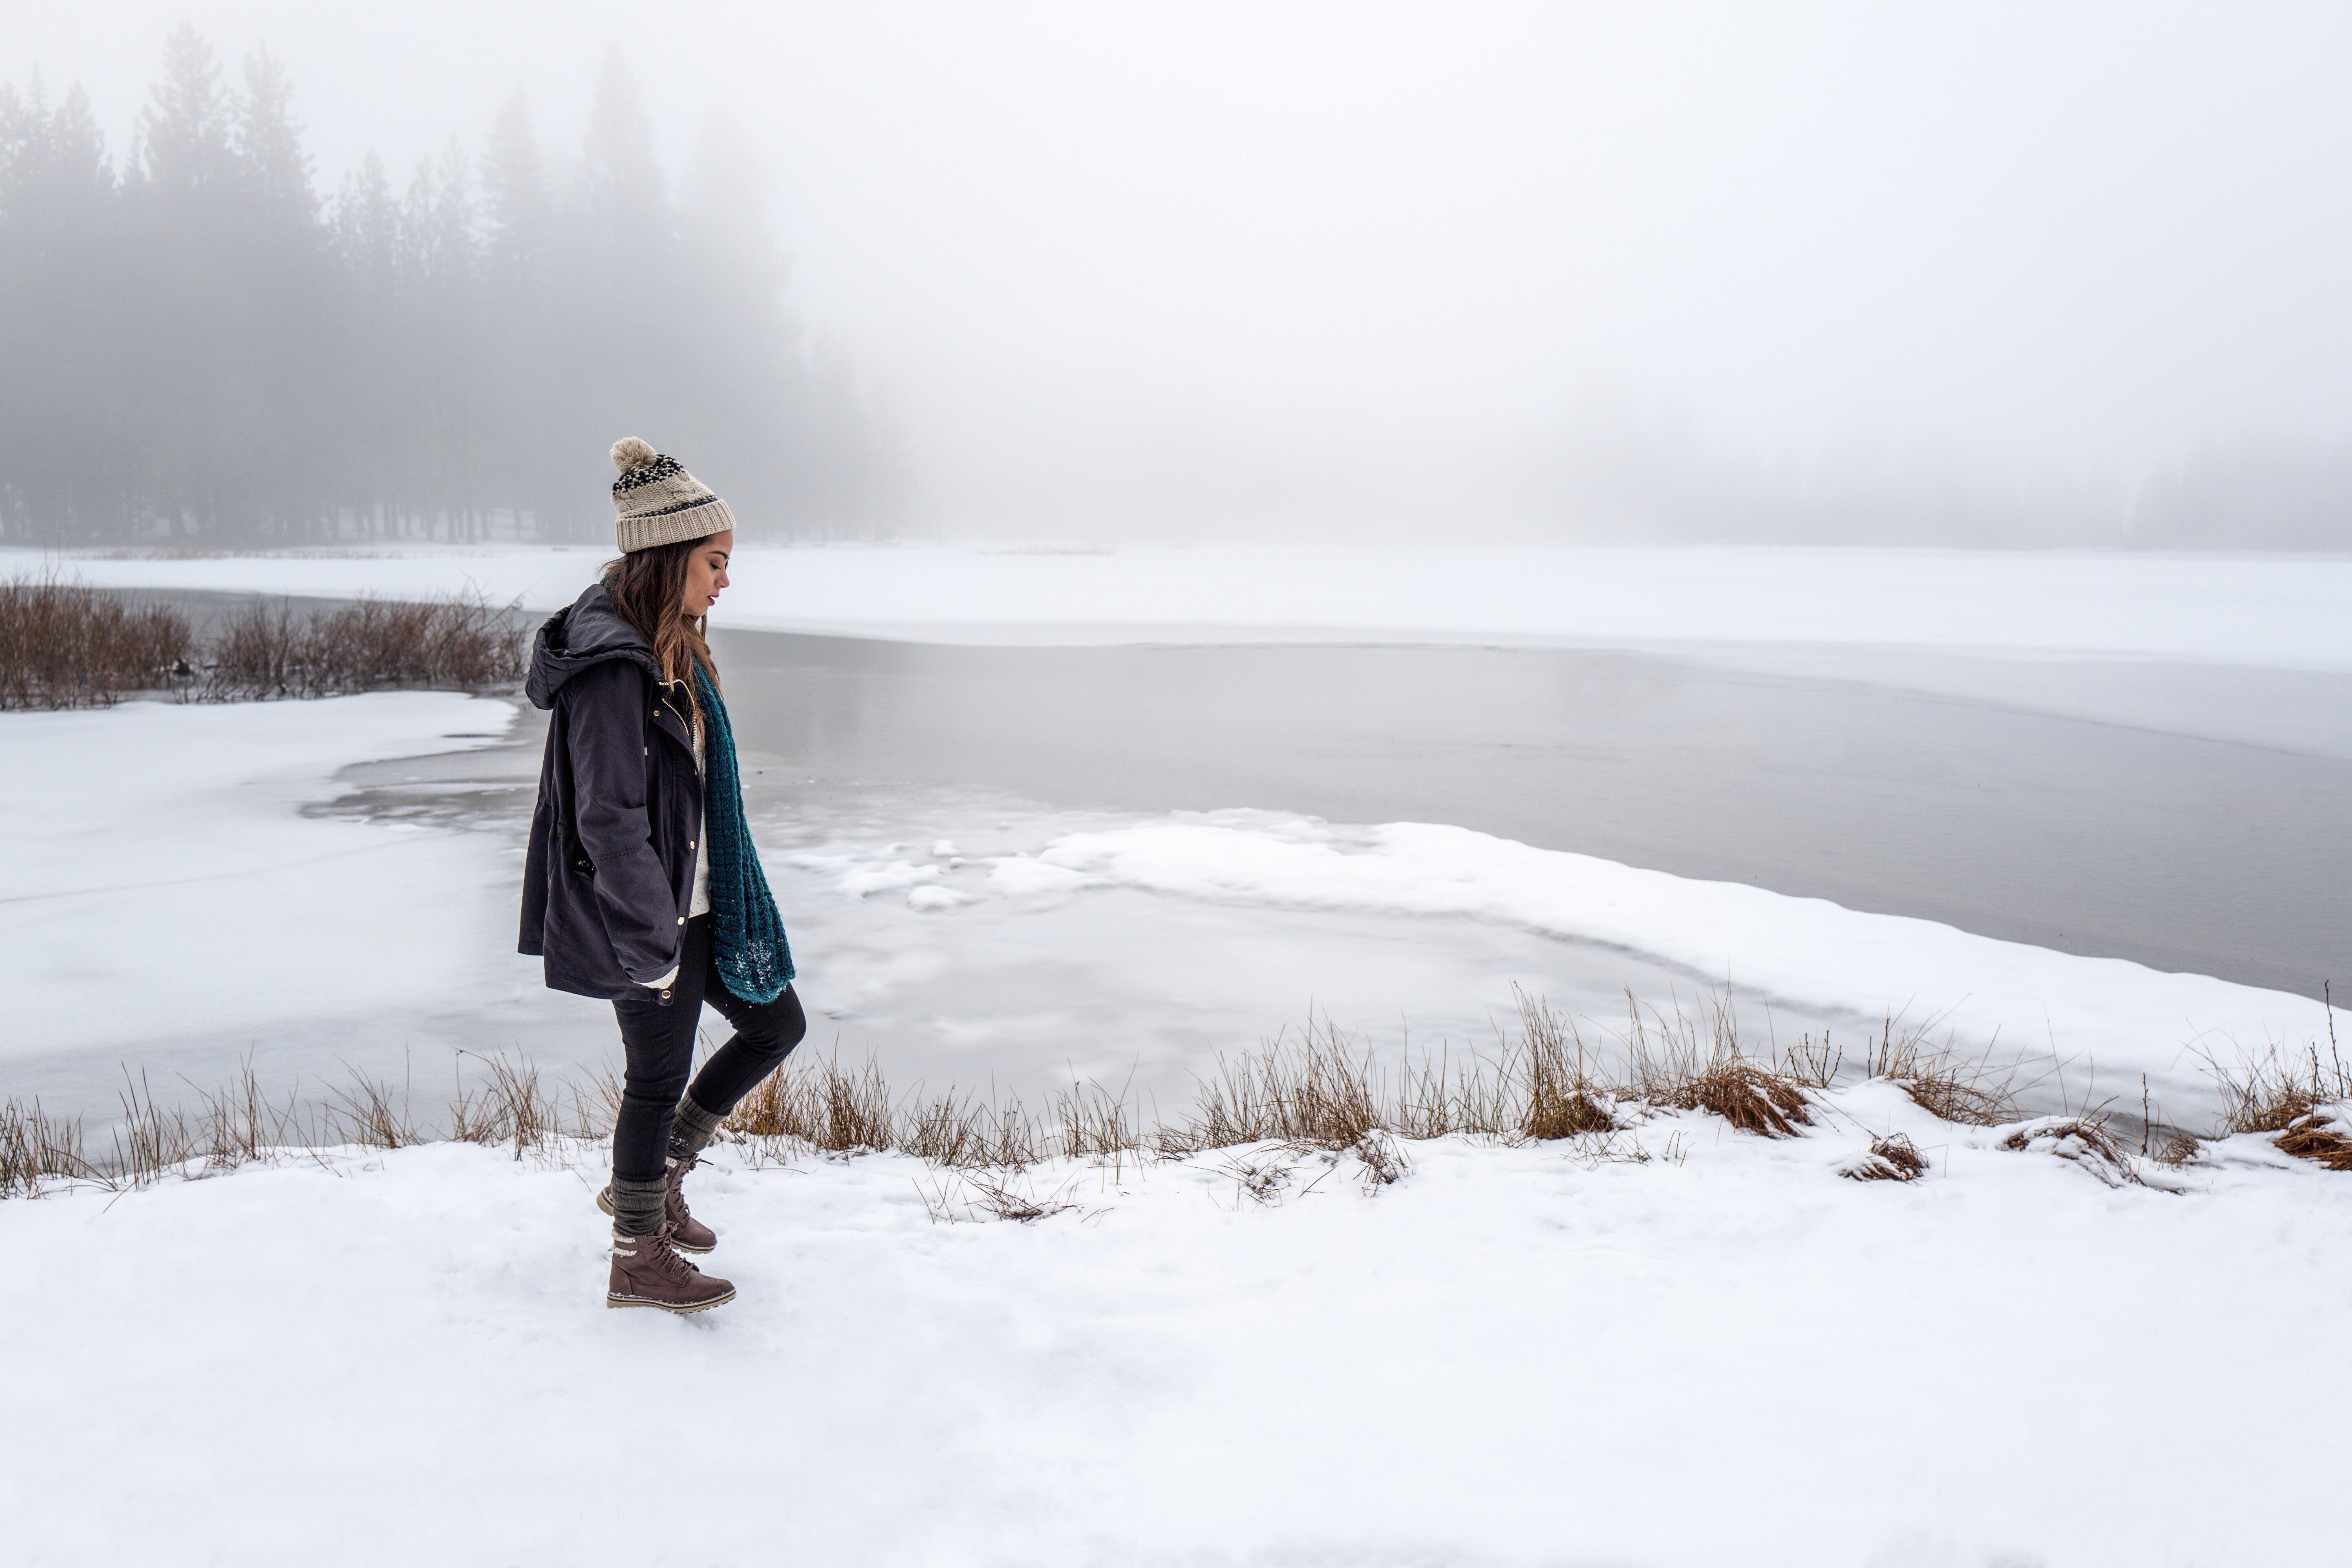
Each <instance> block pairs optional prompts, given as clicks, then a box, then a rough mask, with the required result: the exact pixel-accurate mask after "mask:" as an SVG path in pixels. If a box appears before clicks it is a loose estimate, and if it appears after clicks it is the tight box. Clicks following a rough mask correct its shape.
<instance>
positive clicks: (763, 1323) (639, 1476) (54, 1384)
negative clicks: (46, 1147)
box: [0, 1084, 2352, 1568]
mask: <svg viewBox="0 0 2352 1568" xmlns="http://www.w3.org/2000/svg"><path fill="white" fill-rule="evenodd" d="M1886 1131H1905V1132H1906V1133H1907V1134H1908V1135H1909V1136H1910V1137H1911V1138H1912V1139H1913V1140H1914V1142H1916V1143H1917V1144H1918V1146H1919V1147H1920V1148H1921V1149H1922V1150H1923V1151H1924V1152H1927V1155H1928V1158H1929V1159H1930V1161H1931V1163H1932V1169H1931V1171H1930V1173H1928V1175H1927V1176H1926V1177H1925V1178H1924V1179H1922V1180H1920V1181H1917V1182H1916V1183H1910V1184H1899V1183H1895V1182H1871V1183H1863V1182H1854V1181H1846V1180H1841V1179H1839V1177H1838V1175H1837V1174H1836V1171H1837V1168H1838V1166H1839V1165H1840V1164H1842V1163H1846V1162H1847V1161H1849V1160H1850V1159H1851V1158H1852V1157H1853V1156H1854V1155H1855V1154H1856V1153H1857V1152H1860V1151H1861V1150H1863V1149H1864V1147H1865V1146H1866V1144H1867V1142H1868V1141H1869V1140H1870V1138H1871V1137H1873V1136H1874V1135H1878V1134H1881V1133H1884V1132H1886ZM2005 1131H2007V1130H2002V1129H1969V1128H1959V1127H1954V1126H1950V1125H1948V1124H1943V1123H1939V1122H1936V1121H1933V1120H1932V1119H1930V1118H1927V1116H1926V1115H1925V1114H1924V1113H1922V1112H1920V1111H1918V1110H1916V1108H1913V1107H1911V1106H1910V1105H1909V1104H1908V1102H1907V1101H1906V1100H1904V1099H1902V1097H1901V1096H1900V1095H1899V1094H1897V1093H1896V1092H1895V1091H1894V1090H1892V1089H1890V1088H1889V1087H1888V1086H1885V1085H1883V1084H1872V1085H1865V1086H1860V1087H1857V1088H1855V1089H1849V1090H1846V1091H1844V1092H1843V1093H1840V1094H1838V1095H1835V1096H1832V1097H1831V1098H1830V1114H1827V1115H1825V1116H1823V1117H1822V1120H1821V1124H1820V1125H1818V1126H1816V1127H1815V1128H1814V1129H1812V1130H1811V1131H1809V1132H1808V1133H1807V1134H1806V1135H1804V1136H1802V1137H1800V1138H1796V1139H1792V1140H1788V1141H1782V1142H1767V1141H1764V1140H1761V1139H1757V1138H1753V1137H1749V1136H1747V1135H1744V1134H1740V1133H1737V1132H1733V1131H1727V1129H1726V1128H1725V1127H1724V1126H1723V1125H1722V1124H1721V1123H1719V1122H1717V1121H1713V1120H1712V1119H1710V1118H1708V1117H1706V1116H1705V1115H1704V1114H1700V1113H1690V1114H1687V1115H1680V1116H1675V1115H1665V1116H1660V1117H1658V1118H1655V1119H1654V1120H1652V1121H1649V1122H1647V1123H1646V1124H1644V1125H1642V1126H1640V1127H1638V1128H1636V1129H1635V1130H1633V1131H1632V1132H1631V1133H1623V1134H1619V1135H1617V1139H1616V1142H1614V1143H1613V1144H1612V1145H1611V1146H1610V1147H1609V1148H1608V1149H1607V1150H1605V1151H1604V1150H1603V1149H1602V1148H1601V1146H1600V1145H1599V1144H1597V1143H1596V1142H1591V1141H1587V1142H1583V1143H1581V1144H1570V1143H1554V1144H1544V1145H1535V1146H1528V1147H1522V1148H1516V1149H1513V1148H1495V1147H1480V1146H1475V1145H1472V1144H1469V1143H1466V1142H1454V1141H1448V1142H1433V1143H1405V1144H1402V1145H1400V1146H1399V1147H1400V1148H1401V1149H1402V1152H1404V1154H1405V1156H1406V1158H1407V1159H1408V1160H1409V1161H1410V1163H1411V1165H1412V1171H1411V1173H1409V1174H1407V1175H1406V1176H1404V1177H1403V1179H1402V1180H1401V1181H1399V1182H1398V1183H1396V1184H1394V1185H1391V1186H1386V1187H1381V1188H1380V1189H1378V1190H1377V1192H1376V1193H1374V1192H1368V1190H1367V1187H1366V1184H1364V1183H1363V1182H1362V1181H1361V1180H1360V1166H1359V1165H1358V1164H1357V1163H1356V1162H1355V1161H1354V1160H1353V1158H1352V1157H1349V1156H1345V1155H1343V1156H1339V1157H1338V1159H1337V1162H1336V1163H1328V1164H1327V1163H1326V1161H1325V1159H1324V1157H1323V1156H1322V1155H1320V1154H1318V1153H1316V1152H1297V1151H1288V1150H1285V1149H1282V1148H1279V1147H1268V1146H1257V1147H1252V1148H1245V1149H1237V1150H1229V1151H1222V1152H1213V1153H1210V1154H1204V1155H1201V1156H1197V1157H1194V1158H1192V1159H1191V1160H1188V1161H1186V1162H1183V1163H1171V1164H1159V1165H1151V1166H1143V1167H1139V1166H1138V1165H1136V1164H1135V1163H1132V1162H1128V1163H1122V1164H1120V1165H1118V1166H1117V1167H1113V1166H1109V1165H1083V1164H1067V1163H1064V1164H1056V1165H1049V1166H1045V1167H1041V1168H1038V1169H1035V1170H1034V1171H1032V1172H1030V1173H1027V1174H1026V1175H1025V1176H1024V1177H1019V1178H1015V1179H1014V1184H1015V1187H1016V1189H1017V1190H1018V1191H1020V1192H1022V1193H1024V1194H1034V1195H1036V1196H1041V1197H1050V1196H1055V1195H1058V1197H1059V1198H1060V1199H1061V1200H1062V1201H1065V1202H1068V1203H1071V1204H1074V1205H1076V1206H1074V1207H1072V1208H1070V1209H1068V1210H1066V1211H1065V1212H1062V1213H1060V1214H1057V1215H1053V1216H1051V1217H1048V1218H1045V1219H1042V1220H1039V1221H1037V1222H1036V1223H1034V1224H1029V1225H1020V1224H1014V1223H1010V1222H1007V1221H1003V1220H994V1219H988V1218H984V1217H975V1216H978V1215H982V1214H983V1213H984V1210H985V1205H983V1204H982V1203H980V1202H979V1194H978V1190H977V1188H976V1187H974V1186H973V1185H971V1184H967V1183H964V1182H962V1181H961V1180H960V1179H959V1178H957V1177H956V1176H954V1175H952V1174H950V1173H940V1172H936V1171H933V1170H930V1169H928V1168H926V1167H924V1166H922V1165H920V1164H919V1163H916V1162H913V1161H911V1160H908V1159H905V1158H900V1157H895V1156H866V1157H860V1158H856V1159H852V1160H839V1159H831V1160H828V1159H820V1158H814V1157H810V1156H807V1155H804V1154H803V1155H802V1156H799V1157H797V1158H793V1159H791V1160H790V1161H789V1162H788V1163H783V1164H775V1163H763V1162H760V1161H755V1160H754V1159H752V1158H751V1154H752V1151H751V1150H750V1149H747V1148H744V1147H740V1146H733V1147H730V1146H722V1147H721V1148H720V1150H719V1152H718V1154H717V1156H716V1159H715V1161H714V1163H713V1164H712V1166H711V1167H709V1168H706V1169H705V1170H704V1171H701V1172H698V1173H697V1174H696V1175H695V1176H694V1178H693V1180H692V1182H691V1184H690V1185H689V1188H688V1191H689V1194H690V1196H691V1198H692V1199H693V1202H694V1204H695V1206H696V1210H697V1213H698V1215H702V1216H703V1217H704V1218H705V1219H706V1220H708V1221H709V1223H711V1224H713V1225H714V1226H716V1227H717V1228H718V1230H719V1237H720V1243H719V1250H718V1252H717V1253H715V1254H714V1255H712V1256H711V1257H710V1258H707V1259H705V1260H704V1261H705V1263H706V1265H707V1266H708V1267H709V1269H710V1271H712V1272H714V1273H718V1274H720V1275H722V1276H723V1277H725V1278H727V1279H731V1280H732V1281H733V1282H734V1283H735V1285H736V1287H737V1289H738V1290H739V1292H740V1295H739V1299H738V1300H736V1301H734V1302H733V1303H731V1304H730V1305H728V1306H726V1307H723V1308H720V1309H718V1310H714V1311H711V1312H708V1313H705V1314H702V1315H700V1316H698V1317H696V1318H691V1319H675V1318H670V1317H667V1316H664V1315H660V1314H656V1313H652V1312H646V1311H632V1312H614V1311H608V1310H604V1307H603V1306H602V1304H601V1292H602V1290H603V1288H604V1272H605V1263H604V1221H603V1220H602V1217H601V1216H600V1215H598V1214H597V1213H596V1212H595V1210H594V1208H593V1205H592V1194H593V1192H594V1190H595V1185H596V1184H597V1183H598V1182H600V1181H601V1180H602V1170H601V1163H602V1161H603V1159H604V1150H603V1148H602V1146H601V1145H596V1144H589V1145H585V1146H576V1147H574V1148H573V1149H572V1152H571V1157H570V1158H569V1159H559V1160H550V1159H541V1158H538V1157H527V1158H524V1159H522V1160H520V1161H518V1160H515V1159H513V1158H511V1157H510V1156H509V1154H508V1153H507V1152H503V1151H499V1150H490V1149H480V1148H476V1147H473V1146H470V1145H446V1144H444V1145H433V1146H425V1147H421V1148H413V1149H408V1150H404V1151H400V1152H394V1153H392V1154H388V1155H387V1154H381V1153H363V1152H358V1151H346V1152H341V1153H331V1154H327V1155H324V1156H320V1157H315V1158H299V1157H298V1158H287V1159H283V1160H280V1161H278V1162H277V1163H274V1164H271V1165H268V1166H248V1167H247V1168H245V1169H243V1170H240V1171H238V1172H236V1173H233V1174H228V1175H225V1176H219V1177H216V1178H214V1179H209V1180H198V1181H185V1182H183V1181H178V1180H172V1179H167V1180H166V1181H164V1182H163V1184H159V1185H157V1186H154V1187H152V1188H149V1189H146V1190H142V1191H138V1192H133V1193H130V1194H123V1195H121V1196H112V1197H110V1195H108V1194H102V1193H97V1192H89V1191H82V1192H68V1193H63V1194H53V1195H51V1196H47V1197H44V1198H41V1199H39V1200H36V1201H29V1202H15V1203H10V1204H7V1205H5V1206H0V1235H5V1245H6V1246H7V1247H8V1250H9V1257H10V1267H9V1268H8V1269H7V1270H5V1274H0V1336H5V1339H6V1341H7V1342H8V1343H10V1344H12V1345H16V1346H18V1347H20V1348H24V1349H26V1350H28V1351H36V1352H37V1353H25V1354H20V1355H18V1356H16V1357H15V1358H14V1359H13V1361H12V1364H11V1372H10V1376H9V1377H8V1379H7V1380H6V1384H5V1389H0V1415H4V1416H5V1420H6V1422H7V1428H8V1430H9V1431H11V1432H12V1433H15V1434H16V1435H17V1440H16V1442H15V1443H14V1444H13V1445H12V1446H11V1448H10V1462H9V1463H8V1464H7V1465H6V1466H5V1467H0V1509H5V1513H6V1517H7V1519H8V1521H9V1528H8V1532H7V1537H8V1541H9V1545H10V1551H9V1552H8V1553H7V1555H8V1556H9V1557H10V1558H11V1559H12V1560H13V1561H17V1562H24V1563H84V1562H110V1563H205V1562H235V1563H245V1564H256V1565H263V1564H272V1563H289V1564H290V1563H316V1562H319V1561H321V1560H322V1558H324V1559H331V1560H332V1561H334V1562H336V1563H343V1564H351V1565H354V1568H358V1565H364V1564H372V1563H383V1564H399V1565H402V1568H405V1565H406V1564H410V1563H419V1562H426V1561H431V1562H442V1563H456V1564H470V1563H485V1564H488V1563H499V1564H540V1563H544V1564H551V1565H554V1564H562V1565H566V1568H569V1565H572V1564H581V1563H618V1562H625V1561H640V1562H647V1563H752V1562H769V1561H778V1560H783V1559H786V1558H790V1559H793V1560H799V1561H808V1562H817V1563H839V1564H860V1563H877V1564H879V1563H889V1564H923V1563H939V1564H957V1565H962V1564H991V1563H1035V1564H1048V1565H1059V1564H1094V1563H1143V1564H1171V1565H1172V1564H1201V1563H1241V1564H1257V1565H1264V1568H1274V1565H1276V1564H1298V1563H1331V1564H1338V1563H1347V1564H1374V1565H1391V1568H1404V1565H1408V1564H1412V1565H1419V1564H1435V1563H1446V1564H1497V1565H1499V1564H1522V1563H1525V1564H1535V1563H1549V1564H1558V1563H1609V1564H1657V1565H1662V1568H1673V1565H1681V1564H1694V1565H1696V1564H1715V1563H1742V1564H1748V1565H1755V1568H1776V1565H1781V1564H1787V1565H1790V1568H1796V1565H1803V1568H1821V1565H1824V1564H1831V1565H1846V1568H1948V1565H1949V1568H1960V1565H1968V1568H1991V1565H1994V1564H2026V1563H2031V1564H2036V1565H2040V1568H2100V1565H2105V1564H2109V1563H2148V1564H2160V1565H2180V1568H2186V1565H2190V1564H2200V1565H2205V1564H2210V1565H2216V1568H2221V1565H2228V1564H2239V1563H2264V1562H2296V1561H2303V1562H2327V1561H2335V1560H2337V1558H2338V1557H2339V1556H2340V1554H2341V1553H2342V1552H2344V1551H2345V1549H2346V1542H2345V1537H2344V1528H2343V1521H2342V1519H2341V1510H2337V1509H2335V1508H2332V1507H2330V1506H2328V1505H2327V1504H2326V1499H2327V1498H2329V1497H2332V1496H2335V1495H2336V1492H2337V1490H2338V1488H2339V1483H2340V1479H2341V1478H2340V1476H2339V1474H2338V1473H2337V1471H2338V1468H2339V1460H2340V1455H2339V1452H2338V1447H2337V1446H2336V1445H2335V1444H2333V1443H2331V1442H2329V1441H2327V1440H2326V1436H2325V1434H2324V1431H2323V1430H2322V1428H2321V1427H2315V1426H2313V1424H2312V1422H2311V1421H2310V1420H2308V1419H2305V1418H2301V1417H2299V1416H2298V1415H2297V1413H2298V1412H2309V1411H2317V1412H2326V1411H2328V1410H2332V1409H2338V1408H2341V1407H2342V1406H2343V1405H2344V1403H2345V1401H2346V1400H2347V1398H2352V1342H2347V1339H2346V1338H2345V1336H2344V1335H2343V1333H2342V1332H2341V1303H2342V1301H2343V1300H2344V1297H2345V1289H2346V1285H2347V1274H2346V1269H2347V1264H2346V1262H2345V1259H2346V1258H2347V1257H2352V1181H2347V1180H2345V1179H2344V1178H2342V1177H2340V1176H2338V1175H2335V1174H2331V1173H2326V1172H2323V1171H2320V1170H2318V1169H2317V1168H2316V1167H2315V1166H2312V1165H2309V1164H2305V1163H2299V1162H2294V1161H2290V1160H2288V1159H2286V1158H2285V1157H2284V1156H2283V1155H2280V1154H2279V1153H2277V1152H2275V1151H2274V1150H2272V1149H2270V1148H2269V1147H2268V1146H2267V1144H2265V1143H2263V1142H2261V1141H2259V1140H2255V1139H2251V1138H2241V1139H2235V1140H2231V1141H2230V1142H2227V1143H2224V1144H2220V1145H2215V1146H2213V1147H2212V1149H2211V1150H2210V1154H2211V1156H2212V1158H2211V1161H2210V1163H2206V1164H2201V1165H2195V1166H2191V1167H2189V1168H2188V1169H2187V1170H2185V1171H2184V1172H2183V1173H2180V1175H2179V1177H2178V1178H2172V1177H2168V1176H2165V1175H2164V1173H2162V1172H2161V1170H2160V1169H2159V1168H2157V1167H2145V1166H2144V1167H2142V1168H2143V1169H2144V1170H2146V1171H2147V1173H2148V1174H2150V1175H2151V1176H2155V1177H2158V1179H2162V1180H2166V1181H2167V1182H2168V1183H2169V1184H2173V1185H2177V1186H2179V1187H2180V1188H2182V1189H2184V1190H2181V1191H2177V1192H2176V1191H2167V1190H2163V1189H2161V1188H2158V1187H2152V1186H2141V1185H2132V1184H2126V1185H2124V1186H2121V1187H2113V1188H2111V1187H2110V1186H2109V1185H2107V1184H2105V1182H2103V1181H2101V1180H2099V1179H2096V1177H2095V1174H2094V1173H2092V1172H2090V1171H2088V1170H2085V1169H2084V1168H2083V1167H2082V1166H2081V1165H2080V1164H2078V1163H2072V1162H2069V1161H2067V1160H2064V1159H2061V1158H2053V1157H2051V1155H2050V1154H2048V1153H2046V1152H2035V1151H2033V1150H2030V1149H2029V1150H2028V1151H2025V1152H2013V1151H2010V1150H2007V1149H2004V1148H2002V1147H2001V1146H2000V1142H2001V1140H2002V1137H2003V1135H2004V1132H2005ZM1637 1147H1638V1148H1639V1150H1640V1151H1641V1152H1643V1153H1645V1154H1647V1155H1648V1156H1649V1158H1648V1160H1647V1163H1635V1162H1634V1161H1633V1159H1632V1158H1631V1156H1633V1153H1634V1151H1635V1149H1636V1148H1637ZM2135 1163H2137V1162H2135ZM1252 1173H1256V1181H1255V1184H1256V1185H1258V1186H1259V1187H1261V1188H1263V1189H1264V1190H1265V1194H1266V1197H1267V1200H1268V1201H1265V1202H1263V1203H1261V1202H1259V1201H1257V1200H1255V1199H1254V1198H1253V1197H1251V1196H1250V1195H1249V1193H1248V1188H1247V1184H1248V1180H1249V1177H1250V1176H1251V1174H1252ZM940 1214H945V1215H948V1216H950V1218H951V1219H970V1220H971V1223H940V1221H939V1220H938V1219H937V1218H935V1215H940ZM68 1298H69V1300H70V1303H71V1306H70V1310H60V1302H61V1301H62V1300H67V1299H68ZM2322 1426H2324V1421H2323V1423H2322Z"/></svg>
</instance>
